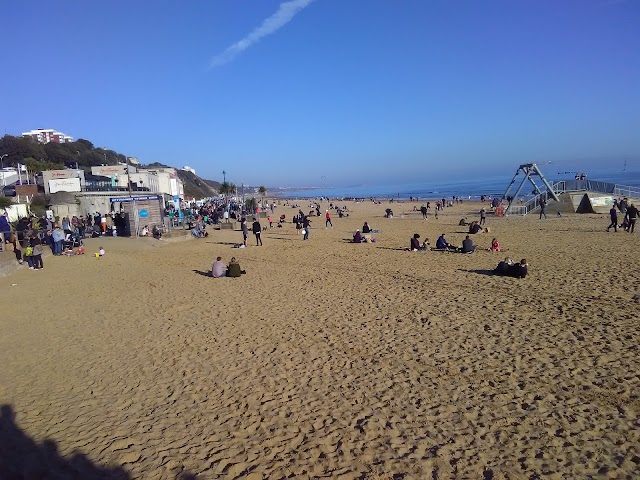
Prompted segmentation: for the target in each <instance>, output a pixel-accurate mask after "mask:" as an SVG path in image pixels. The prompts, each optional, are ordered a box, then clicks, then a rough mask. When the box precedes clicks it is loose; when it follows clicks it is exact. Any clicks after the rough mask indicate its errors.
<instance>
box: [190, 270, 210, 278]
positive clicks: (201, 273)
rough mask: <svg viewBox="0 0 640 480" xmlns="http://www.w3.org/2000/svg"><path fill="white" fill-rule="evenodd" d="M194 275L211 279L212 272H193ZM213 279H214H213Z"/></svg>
mask: <svg viewBox="0 0 640 480" xmlns="http://www.w3.org/2000/svg"><path fill="white" fill-rule="evenodd" d="M193 273H197V274H198V275H202V276H203V277H211V272H209V271H207V272H203V271H202V270H195V269H194V270H193ZM211 278H213V277H211Z"/></svg>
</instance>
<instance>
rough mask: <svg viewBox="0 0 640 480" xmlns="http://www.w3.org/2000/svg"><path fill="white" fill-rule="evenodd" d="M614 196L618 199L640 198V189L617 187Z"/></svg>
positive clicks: (624, 186)
mask: <svg viewBox="0 0 640 480" xmlns="http://www.w3.org/2000/svg"><path fill="white" fill-rule="evenodd" d="M613 194H614V195H615V196H617V197H627V198H640V188H638V187H628V186H626V185H616V186H615V188H614V189H613Z"/></svg>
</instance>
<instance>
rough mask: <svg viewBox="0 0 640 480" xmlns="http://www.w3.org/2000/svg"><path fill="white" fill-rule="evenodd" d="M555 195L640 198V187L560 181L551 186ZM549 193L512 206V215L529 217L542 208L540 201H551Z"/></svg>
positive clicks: (595, 182)
mask: <svg viewBox="0 0 640 480" xmlns="http://www.w3.org/2000/svg"><path fill="white" fill-rule="evenodd" d="M551 189H552V190H553V192H554V193H556V194H558V193H564V192H576V191H587V190H588V191H593V192H598V193H606V194H609V195H613V196H617V197H628V198H640V187H630V186H627V185H618V184H613V183H607V182H598V181H588V180H558V181H557V182H555V183H553V184H552V185H551ZM549 197H550V195H549V192H547V191H544V192H542V193H540V194H538V195H536V196H535V197H533V198H531V199H530V200H528V201H527V202H525V203H523V204H522V205H512V206H511V208H510V209H509V214H510V215H527V214H528V213H530V212H532V211H534V210H536V209H538V208H540V199H541V198H544V199H545V201H547V202H548V201H549Z"/></svg>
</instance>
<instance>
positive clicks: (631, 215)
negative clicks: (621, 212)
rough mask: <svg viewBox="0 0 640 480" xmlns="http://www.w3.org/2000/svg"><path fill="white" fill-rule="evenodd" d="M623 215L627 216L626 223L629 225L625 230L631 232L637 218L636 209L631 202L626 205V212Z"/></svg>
mask: <svg viewBox="0 0 640 480" xmlns="http://www.w3.org/2000/svg"><path fill="white" fill-rule="evenodd" d="M625 216H626V217H627V224H628V225H629V226H628V227H627V232H629V233H633V230H634V228H635V226H636V219H637V218H638V209H637V208H636V206H635V205H634V204H633V203H632V204H631V205H629V206H628V207H627V213H626V214H625Z"/></svg>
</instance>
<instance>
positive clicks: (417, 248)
mask: <svg viewBox="0 0 640 480" xmlns="http://www.w3.org/2000/svg"><path fill="white" fill-rule="evenodd" d="M419 238H420V234H418V233H414V234H413V237H411V242H410V244H409V250H410V251H412V252H423V251H424V250H425V244H424V243H423V244H422V245H420V241H419V240H418V239H419ZM428 240H429V239H427V242H426V243H427V245H428Z"/></svg>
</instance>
